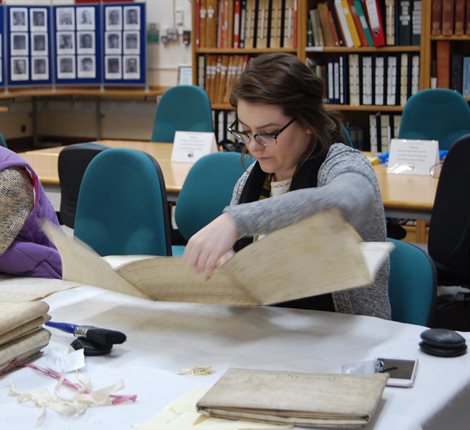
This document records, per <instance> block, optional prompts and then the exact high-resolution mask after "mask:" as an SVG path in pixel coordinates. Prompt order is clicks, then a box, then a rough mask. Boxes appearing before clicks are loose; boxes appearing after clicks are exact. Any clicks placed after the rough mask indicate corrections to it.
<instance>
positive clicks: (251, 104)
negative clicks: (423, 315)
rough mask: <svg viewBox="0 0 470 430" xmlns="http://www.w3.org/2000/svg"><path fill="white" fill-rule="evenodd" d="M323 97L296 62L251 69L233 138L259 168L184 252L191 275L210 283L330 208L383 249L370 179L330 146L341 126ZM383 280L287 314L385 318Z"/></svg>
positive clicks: (266, 62) (379, 207)
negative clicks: (260, 241)
mask: <svg viewBox="0 0 470 430" xmlns="http://www.w3.org/2000/svg"><path fill="white" fill-rule="evenodd" d="M323 90H324V87H323V81H322V80H321V79H320V78H318V77H316V76H315V75H314V74H312V72H311V71H310V70H309V69H308V67H307V66H306V65H305V64H303V63H302V62H301V61H300V60H298V59H297V58H296V57H295V56H293V55H290V54H278V53H276V54H264V55H260V56H259V57H257V58H254V59H252V60H251V61H250V63H249V65H248V66H247V68H246V69H245V71H244V72H243V74H242V75H241V77H240V79H239V80H238V82H237V83H236V85H235V87H234V89H233V92H232V96H231V103H232V105H233V106H234V107H235V108H236V109H237V116H238V123H234V124H232V126H231V127H229V131H230V132H231V133H232V135H234V136H235V137H236V138H237V139H238V140H241V141H243V143H244V145H245V147H246V149H247V150H248V152H249V154H250V155H251V156H252V157H254V158H255V159H256V162H255V163H254V164H252V165H251V166H250V167H249V168H248V169H247V171H246V172H245V174H244V175H243V176H242V177H241V178H240V179H239V181H238V183H237V184H236V186H235V189H234V193H233V197H232V202H231V205H230V206H229V207H227V208H225V210H224V213H223V214H222V215H221V216H219V217H218V218H216V219H215V220H214V221H213V222H211V223H210V224H209V225H207V226H206V227H204V228H203V229H201V230H200V231H199V232H198V233H196V234H195V235H194V236H193V237H192V238H191V239H190V241H189V242H188V244H187V246H186V250H185V254H184V260H185V261H186V263H187V264H188V265H189V266H190V267H193V268H194V269H195V270H196V271H198V272H204V273H205V274H206V276H208V277H209V276H211V275H212V272H213V271H214V269H215V268H216V267H217V266H218V265H221V264H223V263H224V262H225V261H226V260H227V259H228V258H230V257H231V255H232V254H233V250H239V249H241V248H242V247H244V246H246V245H247V244H249V243H250V242H252V241H253V240H256V239H257V238H259V237H260V236H261V237H262V236H263V235H266V234H269V233H271V232H272V231H274V230H276V229H279V228H282V227H285V226H287V225H289V224H292V223H295V222H297V221H299V220H301V219H303V218H306V217H309V216H311V215H313V214H314V213H316V212H318V211H321V210H324V209H328V208H332V207H336V208H339V209H340V210H341V212H342V213H343V215H344V217H345V219H346V220H347V221H348V222H349V223H351V224H352V225H353V226H354V227H355V228H356V230H357V231H358V233H359V234H360V235H361V237H362V239H363V240H364V241H384V240H385V215H384V210H383V203H382V199H381V195H380V190H379V187H378V184H377V180H376V177H375V173H374V171H373V169H372V166H371V164H370V163H369V161H368V160H367V159H366V158H365V157H364V156H363V155H362V153H361V152H360V151H357V150H354V149H352V148H350V147H348V146H346V145H344V144H342V143H335V142H340V141H341V139H342V137H341V123H340V121H339V119H338V118H337V117H336V116H335V115H334V114H333V113H331V112H328V111H326V110H325V106H324V104H323V99H322V98H323V94H324V91H323ZM306 240H308V238H306ZM388 271H389V267H388V262H387V263H386V264H385V265H384V267H382V268H381V270H380V271H379V273H378V274H377V276H376V280H375V282H374V284H373V285H371V286H368V287H365V288H358V289H352V290H348V291H342V292H337V293H333V294H325V295H323V296H318V297H310V298H306V299H302V300H296V301H294V302H289V303H284V304H283V305H284V306H292V307H301V308H307V309H321V310H330V311H337V312H345V313H355V314H362V315H372V316H377V317H381V318H390V304H389V301H388V293H387V289H388V287H387V284H388ZM286 288H288V286H286Z"/></svg>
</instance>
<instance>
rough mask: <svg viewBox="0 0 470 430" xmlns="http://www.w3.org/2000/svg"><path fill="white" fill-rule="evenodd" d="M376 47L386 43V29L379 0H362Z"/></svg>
mask: <svg viewBox="0 0 470 430" xmlns="http://www.w3.org/2000/svg"><path fill="white" fill-rule="evenodd" d="M361 1H362V5H363V8H364V10H365V12H366V14H367V21H368V23H369V27H370V30H371V34H372V39H373V41H374V46H375V47H376V48H378V47H380V46H384V45H385V30H384V27H383V18H382V11H381V10H380V5H379V0H361Z"/></svg>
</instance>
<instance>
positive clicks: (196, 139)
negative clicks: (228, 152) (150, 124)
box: [171, 131, 217, 163]
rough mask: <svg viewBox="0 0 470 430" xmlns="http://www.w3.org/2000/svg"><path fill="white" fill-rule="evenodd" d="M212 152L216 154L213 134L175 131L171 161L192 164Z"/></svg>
mask: <svg viewBox="0 0 470 430" xmlns="http://www.w3.org/2000/svg"><path fill="white" fill-rule="evenodd" d="M212 152H217V144H216V141H215V135H214V133H206V132H195V131H177V132H176V133H175V139H174V141H173V151H172V153H171V161H176V162H182V163H194V162H195V161H197V160H199V158H201V157H203V156H204V155H207V154H210V153H212Z"/></svg>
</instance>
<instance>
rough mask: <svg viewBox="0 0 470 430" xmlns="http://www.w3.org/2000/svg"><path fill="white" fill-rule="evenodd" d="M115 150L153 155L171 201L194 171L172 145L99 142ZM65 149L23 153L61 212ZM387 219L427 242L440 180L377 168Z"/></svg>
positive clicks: (123, 141)
mask: <svg viewBox="0 0 470 430" xmlns="http://www.w3.org/2000/svg"><path fill="white" fill-rule="evenodd" d="M98 143H101V144H103V145H108V146H110V147H112V148H132V149H138V150H141V151H144V152H147V153H149V154H151V155H152V156H153V157H154V158H155V159H156V160H157V161H158V162H159V164H160V167H161V168H162V171H163V176H164V178H165V185H166V189H167V195H168V200H169V201H170V202H173V203H174V202H176V200H177V198H178V194H179V192H180V191H181V188H182V186H183V182H184V179H185V178H186V175H187V174H188V172H189V169H190V168H191V164H189V163H174V162H172V161H171V151H172V148H173V146H172V144H171V143H153V142H139V141H128V140H100V141H98ZM63 148H64V146H58V147H54V148H45V149H39V150H35V151H27V152H23V153H22V154H21V156H22V157H23V158H25V159H26V160H27V161H28V162H29V163H30V164H31V166H32V167H33V168H34V169H35V171H36V173H37V174H38V176H39V179H40V180H41V182H42V183H43V185H44V187H45V189H46V192H47V194H48V196H49V198H50V200H51V201H52V204H53V205H54V208H55V209H56V210H57V211H58V210H59V208H60V188H59V174H58V170H57V159H58V155H59V152H60V151H61V150H62V149H63ZM374 170H375V173H376V175H377V179H378V182H379V187H380V192H381V194H382V199H383V202H384V207H385V215H386V216H387V217H388V218H405V219H416V220H418V221H417V226H416V241H417V242H420V243H424V242H426V221H428V220H429V219H430V217H431V211H432V206H433V203H434V197H435V195H436V188H437V182H438V179H437V178H434V177H432V176H417V175H397V174H392V173H388V172H387V168H386V166H385V165H383V164H380V165H376V166H374Z"/></svg>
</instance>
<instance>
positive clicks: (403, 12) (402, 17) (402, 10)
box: [398, 0, 411, 46]
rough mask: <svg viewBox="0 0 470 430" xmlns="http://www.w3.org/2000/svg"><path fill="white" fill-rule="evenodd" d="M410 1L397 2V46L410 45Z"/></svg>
mask: <svg viewBox="0 0 470 430" xmlns="http://www.w3.org/2000/svg"><path fill="white" fill-rule="evenodd" d="M410 3H411V2H410V0H398V11H399V12H398V13H399V16H398V44H399V45H401V46H409V45H411V4H410Z"/></svg>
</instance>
